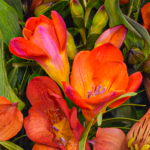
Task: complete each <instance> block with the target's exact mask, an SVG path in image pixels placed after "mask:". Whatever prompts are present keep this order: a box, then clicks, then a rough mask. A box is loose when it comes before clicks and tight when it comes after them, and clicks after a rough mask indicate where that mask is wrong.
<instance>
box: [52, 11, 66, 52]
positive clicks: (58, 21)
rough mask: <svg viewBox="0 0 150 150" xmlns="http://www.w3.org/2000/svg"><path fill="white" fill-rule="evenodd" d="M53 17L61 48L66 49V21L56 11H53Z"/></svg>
mask: <svg viewBox="0 0 150 150" xmlns="http://www.w3.org/2000/svg"><path fill="white" fill-rule="evenodd" d="M51 17H52V21H53V24H54V28H55V31H56V34H57V37H58V41H59V43H60V50H61V51H64V50H65V51H66V46H67V44H66V43H67V29H66V25H65V22H64V21H63V19H62V18H61V17H60V15H59V14H58V13H57V12H56V11H51Z"/></svg>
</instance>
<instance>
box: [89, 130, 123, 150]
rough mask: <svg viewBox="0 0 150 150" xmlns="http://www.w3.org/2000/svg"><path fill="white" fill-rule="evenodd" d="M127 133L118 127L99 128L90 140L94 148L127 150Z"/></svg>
mask: <svg viewBox="0 0 150 150" xmlns="http://www.w3.org/2000/svg"><path fill="white" fill-rule="evenodd" d="M125 140H126V139H125V134H124V132H123V131H122V130H120V129H117V128H98V129H97V132H96V137H94V138H93V139H92V140H89V141H88V143H91V144H92V145H93V150H125V147H126V142H125Z"/></svg>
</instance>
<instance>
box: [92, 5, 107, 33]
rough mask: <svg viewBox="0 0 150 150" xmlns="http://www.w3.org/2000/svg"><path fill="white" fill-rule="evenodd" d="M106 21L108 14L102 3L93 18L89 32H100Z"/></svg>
mask: <svg viewBox="0 0 150 150" xmlns="http://www.w3.org/2000/svg"><path fill="white" fill-rule="evenodd" d="M107 23H108V15H107V12H106V10H105V7H104V5H102V6H101V7H100V8H99V10H98V11H97V13H96V14H95V16H94V18H93V21H92V26H91V28H90V33H91V32H92V33H99V34H100V33H101V32H102V30H103V29H104V27H105V26H106V25H107Z"/></svg>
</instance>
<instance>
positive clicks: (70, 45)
mask: <svg viewBox="0 0 150 150" xmlns="http://www.w3.org/2000/svg"><path fill="white" fill-rule="evenodd" d="M76 53H77V49H76V45H75V42H74V38H73V36H72V35H71V34H70V32H69V31H67V55H68V57H69V58H70V59H71V60H73V59H74V56H75V54H76Z"/></svg>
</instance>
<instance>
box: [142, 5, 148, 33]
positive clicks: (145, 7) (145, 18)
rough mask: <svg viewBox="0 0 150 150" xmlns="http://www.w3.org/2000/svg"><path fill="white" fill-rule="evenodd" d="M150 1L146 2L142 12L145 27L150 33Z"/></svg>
mask: <svg viewBox="0 0 150 150" xmlns="http://www.w3.org/2000/svg"><path fill="white" fill-rule="evenodd" d="M149 7H150V2H148V3H147V4H145V5H144V6H143V7H142V8H141V14H142V18H143V27H144V28H145V29H146V30H147V31H148V32H149V33H150V9H149Z"/></svg>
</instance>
